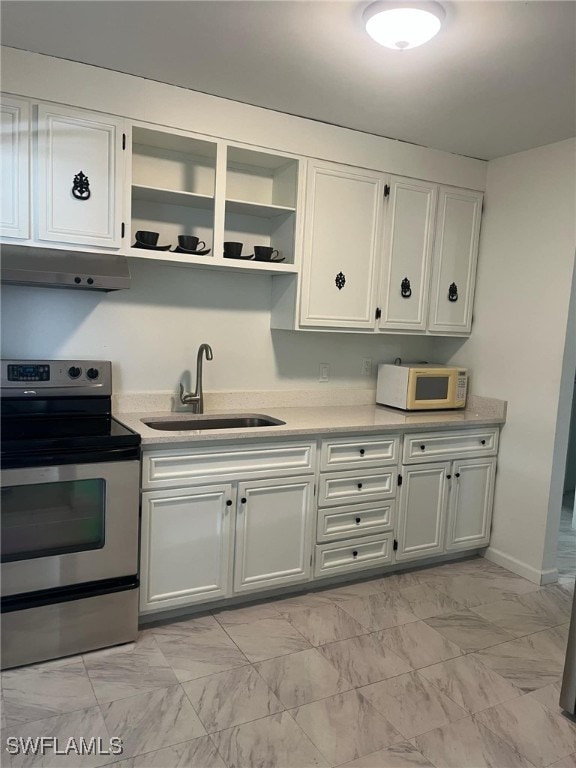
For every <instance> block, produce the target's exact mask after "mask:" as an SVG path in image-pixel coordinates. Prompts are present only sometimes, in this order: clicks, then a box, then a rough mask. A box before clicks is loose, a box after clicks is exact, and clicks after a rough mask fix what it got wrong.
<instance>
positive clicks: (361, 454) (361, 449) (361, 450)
mask: <svg viewBox="0 0 576 768" xmlns="http://www.w3.org/2000/svg"><path fill="white" fill-rule="evenodd" d="M365 453H366V451H365V450H364V448H360V456H364V454H365Z"/></svg>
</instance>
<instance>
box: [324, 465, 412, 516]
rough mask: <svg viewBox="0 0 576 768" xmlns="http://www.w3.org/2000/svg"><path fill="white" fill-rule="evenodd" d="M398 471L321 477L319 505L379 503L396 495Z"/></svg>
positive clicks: (355, 472)
mask: <svg viewBox="0 0 576 768" xmlns="http://www.w3.org/2000/svg"><path fill="white" fill-rule="evenodd" d="M397 482H398V480H397V472H396V469H391V470H387V471H380V472H375V471H370V470H368V471H366V470H363V471H353V472H338V473H337V474H336V473H334V474H332V475H320V493H319V495H318V505H319V506H320V507H331V506H332V505H334V504H350V503H351V502H358V503H360V502H368V501H377V500H378V499H390V498H392V497H393V496H395V495H396V484H397Z"/></svg>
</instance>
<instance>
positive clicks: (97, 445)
mask: <svg viewBox="0 0 576 768" xmlns="http://www.w3.org/2000/svg"><path fill="white" fill-rule="evenodd" d="M0 406H1V416H2V430H1V434H0V455H1V461H2V466H3V468H15V467H30V466H42V465H52V466H53V465H55V464H78V463H82V464H84V463H88V462H94V461H118V460H121V459H130V458H138V456H139V446H140V435H138V434H137V433H136V432H133V431H132V430H131V429H128V427H125V426H124V425H123V424H120V422H119V421H117V420H116V419H115V418H114V417H113V416H112V415H111V414H110V398H106V397H104V398H78V397H74V398H58V399H54V398H53V399H49V400H48V399H45V400H42V399H40V398H37V399H34V400H31V399H21V398H2V401H1V403H0Z"/></svg>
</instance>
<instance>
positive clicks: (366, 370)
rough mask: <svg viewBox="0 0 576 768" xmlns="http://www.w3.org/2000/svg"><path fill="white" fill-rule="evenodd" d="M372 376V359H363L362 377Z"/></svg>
mask: <svg viewBox="0 0 576 768" xmlns="http://www.w3.org/2000/svg"><path fill="white" fill-rule="evenodd" d="M371 375H372V358H370V357H365V358H363V360H362V376H371Z"/></svg>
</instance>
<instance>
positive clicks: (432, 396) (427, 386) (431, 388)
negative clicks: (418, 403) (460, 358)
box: [415, 376, 450, 400]
mask: <svg viewBox="0 0 576 768" xmlns="http://www.w3.org/2000/svg"><path fill="white" fill-rule="evenodd" d="M449 381H450V377H449V376H417V377H416V397H415V399H416V400H446V398H447V397H448V382H449Z"/></svg>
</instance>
